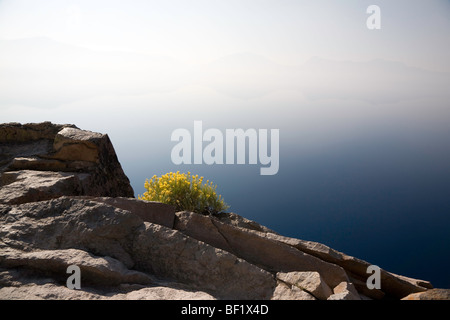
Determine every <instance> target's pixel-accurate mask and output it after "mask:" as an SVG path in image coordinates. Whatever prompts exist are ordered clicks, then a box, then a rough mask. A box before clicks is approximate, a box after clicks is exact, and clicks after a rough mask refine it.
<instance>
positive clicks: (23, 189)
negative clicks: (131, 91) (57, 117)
mask: <svg viewBox="0 0 450 320" xmlns="http://www.w3.org/2000/svg"><path fill="white" fill-rule="evenodd" d="M0 172H1V177H0V187H1V189H0V203H5V204H20V203H25V202H32V201H40V200H48V199H53V198H57V197H60V196H63V195H90V196H108V197H121V196H122V197H134V192H133V189H132V187H131V185H130V182H129V180H128V178H127V176H126V175H125V174H124V172H123V170H122V167H121V166H120V163H119V161H118V159H117V156H116V154H115V151H114V148H113V146H112V144H111V141H110V140H109V137H108V135H106V134H100V133H95V132H90V131H85V130H80V129H78V128H77V127H76V126H74V125H55V124H52V123H50V122H44V123H39V124H25V125H20V124H17V123H9V124H2V125H0Z"/></svg>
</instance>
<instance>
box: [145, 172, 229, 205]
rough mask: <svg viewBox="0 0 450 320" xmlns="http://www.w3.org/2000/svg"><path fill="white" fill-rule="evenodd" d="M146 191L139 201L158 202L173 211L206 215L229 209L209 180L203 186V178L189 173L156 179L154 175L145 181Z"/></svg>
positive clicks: (167, 175)
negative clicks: (166, 205)
mask: <svg viewBox="0 0 450 320" xmlns="http://www.w3.org/2000/svg"><path fill="white" fill-rule="evenodd" d="M144 187H145V189H146V190H147V191H146V192H144V194H143V195H142V196H138V198H139V199H141V200H147V201H158V202H162V203H167V204H171V205H173V206H175V209H176V210H178V211H180V210H187V211H194V212H198V213H203V214H208V213H217V212H221V211H223V210H226V209H228V208H229V206H228V205H227V204H226V203H225V202H224V201H223V199H222V196H220V195H217V193H216V188H217V187H216V186H215V185H214V184H213V183H212V182H210V181H209V180H207V181H206V183H204V184H203V177H199V176H198V175H191V173H190V172H188V173H187V174H186V173H180V172H179V171H177V172H176V173H174V172H169V173H166V174H165V175H163V176H161V177H158V176H156V175H154V176H153V177H152V178H151V179H150V180H148V179H147V180H146V181H145V185H144Z"/></svg>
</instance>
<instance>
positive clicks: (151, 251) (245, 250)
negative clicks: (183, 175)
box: [0, 122, 448, 300]
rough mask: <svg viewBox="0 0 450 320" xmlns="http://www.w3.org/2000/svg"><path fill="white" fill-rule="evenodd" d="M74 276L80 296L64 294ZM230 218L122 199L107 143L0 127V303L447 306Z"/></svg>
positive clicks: (315, 246)
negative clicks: (407, 302) (395, 302)
mask: <svg viewBox="0 0 450 320" xmlns="http://www.w3.org/2000/svg"><path fill="white" fill-rule="evenodd" d="M71 265H76V266H78V267H79V268H80V274H81V289H79V290H72V289H69V288H68V287H67V286H66V280H67V278H68V276H69V274H68V273H67V268H68V267H69V266H71ZM369 265H371V264H370V263H368V262H366V261H362V260H360V259H357V258H355V257H351V256H348V255H346V254H344V253H341V252H338V251H336V250H334V249H332V248H329V247H328V246H326V245H323V244H320V243H316V242H311V241H304V240H300V239H294V238H288V237H284V236H282V235H279V234H277V233H275V232H273V231H272V230H270V229H268V228H267V227H264V226H262V225H260V224H258V223H257V222H255V221H251V220H248V219H245V218H243V217H241V216H239V215H237V214H234V213H221V214H218V215H210V216H205V215H201V214H197V213H194V212H187V211H182V212H175V210H174V208H173V207H171V206H169V205H165V204H162V203H157V202H148V201H141V200H137V199H134V198H133V190H132V188H131V186H130V184H129V180H128V178H127V177H126V176H125V174H124V173H123V170H122V168H121V166H120V163H119V161H118V158H117V156H116V154H115V151H114V148H113V146H112V144H111V142H110V140H109V138H108V137H107V135H104V134H100V133H93V132H90V131H85V130H80V129H78V128H77V127H76V126H74V125H55V124H51V123H48V122H46V123H41V124H26V125H20V124H16V123H13V124H4V125H0V299H89V300H91V299H92V300H98V299H102V300H116V299H117V300H127V299H131V300H139V299H152V300H154V299H287V300H361V299H402V298H405V299H406V298H407V299H427V297H428V298H430V297H434V298H436V297H447V296H448V294H447V293H446V291H445V290H444V291H442V290H441V291H439V290H438V291H435V290H434V291H433V290H432V285H431V284H430V283H429V282H428V281H424V280H418V279H411V278H408V277H404V276H400V275H396V274H393V273H390V272H388V271H385V270H383V269H381V274H380V277H381V289H373V290H369V289H368V288H367V286H366V285H365V283H366V280H367V277H368V276H369V274H367V273H366V270H367V267H368V266H369Z"/></svg>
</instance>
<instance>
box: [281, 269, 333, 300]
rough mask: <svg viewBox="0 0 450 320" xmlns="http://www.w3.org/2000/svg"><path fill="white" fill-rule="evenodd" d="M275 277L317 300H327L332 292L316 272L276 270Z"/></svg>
mask: <svg viewBox="0 0 450 320" xmlns="http://www.w3.org/2000/svg"><path fill="white" fill-rule="evenodd" d="M277 279H279V280H281V281H283V282H284V283H286V284H288V285H291V286H295V287H298V288H300V289H302V290H303V291H306V292H307V293H309V294H310V295H312V296H313V297H315V298H316V299H319V300H327V299H328V297H329V296H330V295H331V294H332V293H333V292H332V291H331V289H330V287H329V286H328V285H327V284H326V283H325V281H323V279H322V277H321V276H320V274H319V273H318V272H315V271H309V272H297V271H294V272H287V273H285V272H278V273H277Z"/></svg>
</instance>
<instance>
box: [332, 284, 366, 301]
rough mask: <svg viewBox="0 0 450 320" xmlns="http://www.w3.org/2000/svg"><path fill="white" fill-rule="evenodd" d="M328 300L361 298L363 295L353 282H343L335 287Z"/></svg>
mask: <svg viewBox="0 0 450 320" xmlns="http://www.w3.org/2000/svg"><path fill="white" fill-rule="evenodd" d="M327 300H361V297H360V296H359V293H358V291H356V288H355V286H354V285H353V284H352V283H348V282H341V283H340V284H339V285H337V286H336V287H334V289H333V294H332V295H330V296H329V297H328V299H327Z"/></svg>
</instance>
